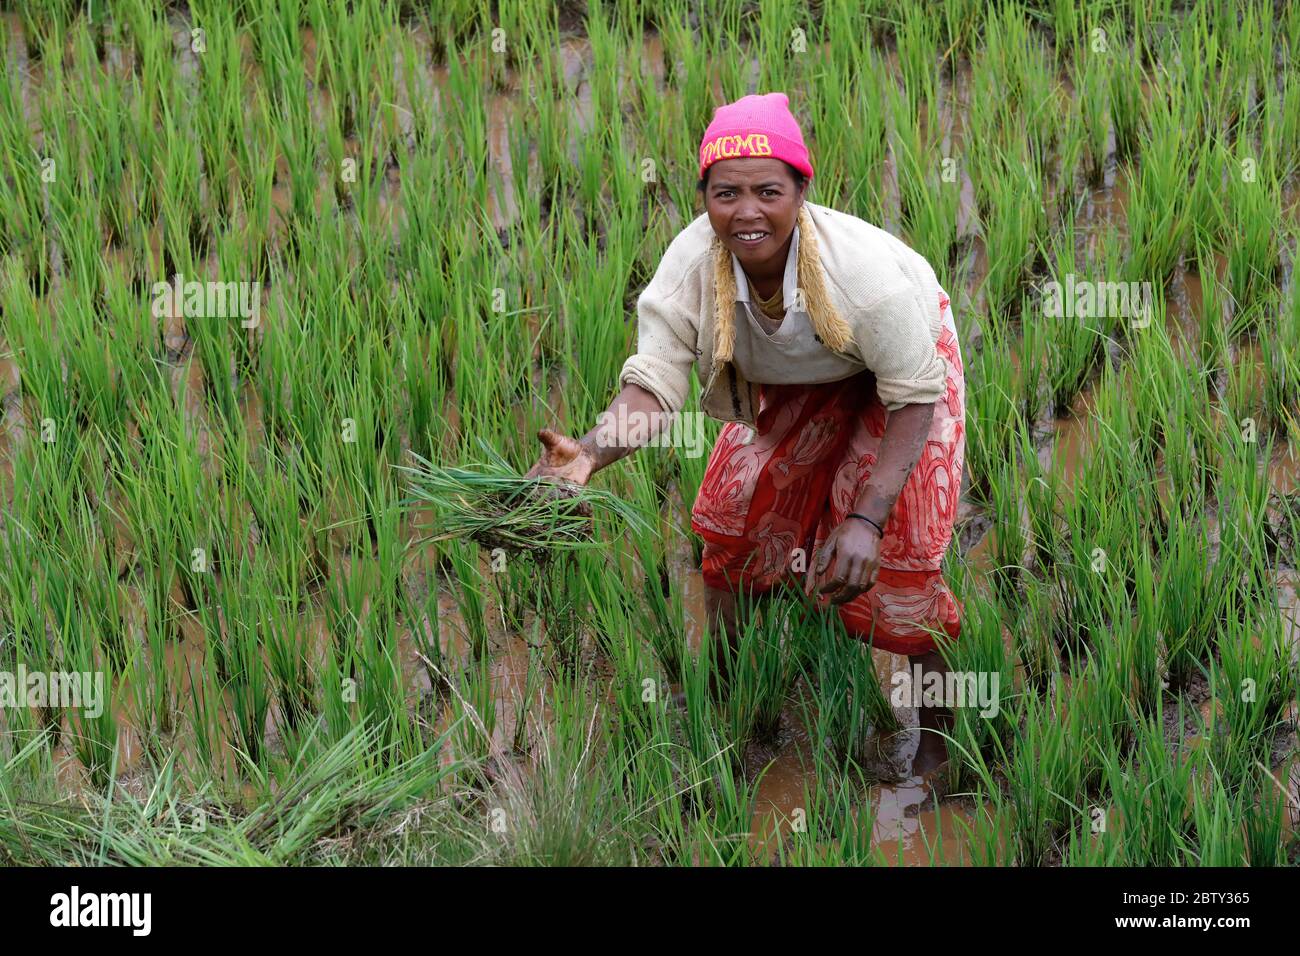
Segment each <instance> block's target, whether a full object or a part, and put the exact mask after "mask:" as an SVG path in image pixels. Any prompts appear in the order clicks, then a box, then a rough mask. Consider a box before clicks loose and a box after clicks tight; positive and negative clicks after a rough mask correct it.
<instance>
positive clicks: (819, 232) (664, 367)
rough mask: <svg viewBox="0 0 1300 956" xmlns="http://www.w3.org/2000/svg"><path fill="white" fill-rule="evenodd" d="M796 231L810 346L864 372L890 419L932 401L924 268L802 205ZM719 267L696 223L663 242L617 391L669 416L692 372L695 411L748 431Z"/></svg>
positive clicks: (845, 221)
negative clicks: (815, 342) (814, 341)
mask: <svg viewBox="0 0 1300 956" xmlns="http://www.w3.org/2000/svg"><path fill="white" fill-rule="evenodd" d="M799 222H800V230H801V231H800V236H801V241H800V256H799V258H800V262H799V291H800V292H801V293H803V298H804V300H805V302H804V304H805V309H806V311H807V313H808V315H809V319H810V321H811V323H812V325H813V328H814V329H815V330H816V331H817V332H818V333H819V338H820V340H821V341H823V343H824V344H826V345H827V347H828V348H831V349H832V350H834V351H837V352H839V353H841V354H843V355H845V356H847V357H849V358H850V359H852V360H853V361H856V362H860V363H861V364H862V365H863V366H864V367H865V368H869V369H871V370H872V372H874V373H875V377H876V389H877V392H878V393H879V395H880V399H881V401H882V402H884V403H885V407H886V408H888V409H889V410H890V411H895V410H897V409H899V408H902V407H903V406H904V405H907V404H926V403H929V402H933V401H935V400H936V399H938V398H939V397H940V396H941V395H943V393H944V389H945V382H946V380H947V375H948V363H947V360H946V359H945V358H944V357H943V356H941V355H940V354H939V353H938V351H937V350H936V349H935V343H936V342H937V341H938V339H939V334H940V331H941V329H942V324H941V321H940V314H939V302H940V297H941V296H943V295H944V292H943V290H942V288H941V287H940V286H939V282H938V280H937V279H936V278H935V274H934V270H933V269H932V268H931V267H930V264H929V263H928V262H926V260H925V259H924V258H923V257H922V256H920V255H919V254H918V253H916V252H915V251H913V250H912V249H911V248H910V247H908V246H907V244H906V243H904V242H902V241H901V240H900V239H897V238H896V237H894V236H892V235H890V234H889V233H887V232H885V231H884V230H883V229H879V228H877V227H876V226H873V225H871V224H870V223H868V222H865V221H863V220H862V219H859V218H857V217H856V216H852V215H849V214H848V213H843V212H838V211H836V210H834V209H830V208H829V207H826V206H820V205H818V204H816V203H812V202H807V201H805V203H804V207H803V209H802V210H801V211H800V219H799ZM810 239H811V241H810ZM730 263H731V253H730V252H729V251H726V249H725V247H723V246H722V245H721V242H720V240H717V237H716V236H715V234H714V232H713V227H712V226H711V225H710V224H709V218H708V216H707V214H701V215H700V216H699V217H698V218H696V219H695V220H694V221H693V222H692V223H691V224H690V225H688V226H687V227H686V228H685V229H683V230H682V231H681V232H679V233H678V234H677V236H676V237H675V238H674V239H673V241H672V242H671V243H669V245H668V249H667V250H666V251H665V252H664V255H663V259H662V260H661V261H660V263H659V268H658V269H657V270H656V272H655V274H654V277H653V278H652V279H651V280H650V284H649V285H647V286H646V287H645V290H644V291H643V292H642V293H641V295H640V297H639V298H638V299H637V351H636V354H635V355H633V356H631V357H630V358H628V359H627V361H626V362H624V364H623V369H622V371H621V372H620V373H619V386H620V387H622V386H624V385H626V384H627V383H629V382H633V383H635V384H637V385H640V386H641V387H642V388H645V389H646V390H648V391H650V392H652V393H653V394H654V395H655V397H656V398H657V399H658V400H659V403H660V404H661V405H662V406H663V408H664V410H665V411H673V412H675V411H680V410H681V409H682V407H683V406H684V405H685V404H686V396H687V392H688V391H689V387H690V371H691V366H692V365H695V366H696V368H697V372H698V374H699V376H700V381H701V382H702V383H703V386H704V388H703V392H702V394H701V397H700V407H701V409H702V410H703V411H704V412H705V413H706V414H708V415H709V416H711V417H713V418H716V419H719V420H721V421H738V422H744V423H745V424H747V425H749V426H751V427H753V426H754V425H755V418H756V416H757V413H758V386H757V385H756V384H754V383H752V382H747V381H745V379H744V378H743V377H742V376H741V375H740V374H739V373H738V372H737V370H736V367H735V365H734V363H733V362H732V361H730V358H731V354H730V349H731V345H732V343H733V342H734V334H733V333H732V331H731V330H730V329H728V328H727V327H726V323H727V322H728V321H730V322H735V321H736V320H737V319H738V318H741V319H743V315H742V314H739V313H738V311H737V310H739V309H740V308H743V306H742V305H741V304H740V303H739V300H738V299H737V296H736V290H735V282H734V279H728V276H729V275H730V273H731V265H730ZM818 265H819V266H820V268H817V266H818ZM719 277H721V278H719ZM723 300H727V301H728V302H729V304H730V310H729V311H730V315H727V311H726V310H727V306H726V305H725V304H724V301H723ZM731 300H735V301H731ZM788 304H789V305H790V306H791V307H797V303H788Z"/></svg>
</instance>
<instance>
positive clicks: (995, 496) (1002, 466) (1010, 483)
mask: <svg viewBox="0 0 1300 956" xmlns="http://www.w3.org/2000/svg"><path fill="white" fill-rule="evenodd" d="M1013 441H1015V440H1014V439H1013ZM1022 443H1027V439H1024V438H1022V439H1021V440H1020V441H1015V444H1013V445H1011V446H1010V447H1008V455H1007V458H1006V459H1004V460H1003V461H1001V462H999V463H998V464H996V465H994V471H993V476H992V478H991V479H990V486H991V492H990V499H991V510H992V518H993V527H992V528H991V529H990V532H989V533H990V534H991V535H992V538H990V540H991V541H992V547H991V548H990V550H991V552H992V558H993V583H994V587H995V589H996V593H997V594H998V596H999V598H1001V599H1002V600H1003V601H1004V602H1006V603H1007V604H1009V605H1010V604H1013V603H1014V597H1015V593H1016V586H1017V582H1019V580H1020V578H1021V576H1022V575H1023V574H1024V572H1025V551H1026V549H1027V548H1028V546H1029V540H1028V536H1027V534H1026V530H1025V521H1024V515H1023V513H1022V512H1023V510H1024V496H1023V485H1022V469H1021V465H1020V462H1019V460H1018V455H1017V454H1016V452H1015V450H1014V449H1015V447H1016V445H1019V444H1022Z"/></svg>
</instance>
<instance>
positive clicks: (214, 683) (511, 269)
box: [0, 0, 1300, 867]
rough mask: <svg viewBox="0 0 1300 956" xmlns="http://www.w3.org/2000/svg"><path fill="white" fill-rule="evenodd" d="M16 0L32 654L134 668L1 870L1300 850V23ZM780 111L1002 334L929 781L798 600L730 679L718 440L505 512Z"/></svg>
mask: <svg viewBox="0 0 1300 956" xmlns="http://www.w3.org/2000/svg"><path fill="white" fill-rule="evenodd" d="M0 11H2V12H0V395H2V396H3V404H2V418H0V463H2V468H0V488H2V493H3V507H2V508H0V592H2V594H3V597H2V598H0V672H10V673H11V674H18V673H20V672H25V673H29V674H30V673H33V672H44V673H54V672H77V673H86V674H101V675H103V692H102V700H101V701H100V703H101V706H100V707H98V708H93V709H92V708H87V707H84V706H83V707H77V706H72V705H67V704H66V702H65V701H60V700H55V699H50V700H48V701H46V702H45V703H44V704H42V705H40V706H22V705H21V704H20V705H17V706H5V707H3V708H0V729H2V732H0V862H3V863H8V864H20V865H45V864H91V865H94V864H110V865H112V864H164V863H174V864H267V863H271V864H379V863H383V864H427V863H435V864H493V865H502V864H542V865H585V864H605V865H635V866H659V865H672V866H676V865H687V866H690V865H696V866H746V865H767V864H777V865H845V864H849V865H896V864H906V865H920V866H930V865H950V864H951V865H958V864H967V865H969V864H976V865H999V866H1021V867H1040V866H1080V865H1105V866H1151V865H1175V866H1206V865H1227V866H1246V865H1249V866H1278V865H1294V864H1295V863H1296V861H1297V860H1298V859H1300V836H1298V835H1297V831H1296V824H1297V822H1298V820H1300V797H1298V795H1297V789H1298V784H1300V766H1298V765H1297V760H1296V756H1297V736H1296V718H1297V705H1298V698H1300V689H1298V685H1300V681H1298V679H1297V655H1298V653H1300V651H1298V648H1297V631H1296V628H1295V623H1294V621H1293V613H1294V604H1295V602H1296V586H1297V580H1298V576H1297V571H1296V547H1297V541H1298V540H1300V538H1298V535H1300V483H1298V482H1297V474H1298V473H1300V472H1298V470H1297V462H1296V458H1295V454H1294V449H1295V446H1296V444H1297V442H1300V421H1298V419H1297V415H1298V414H1300V285H1297V283H1296V281H1295V272H1294V262H1295V255H1296V248H1297V240H1298V239H1300V219H1298V215H1297V213H1298V212H1300V185H1298V183H1300V179H1298V178H1297V172H1298V170H1297V164H1298V163H1300V160H1298V159H1297V157H1298V156H1300V5H1296V4H1287V3H1278V4H1276V6H1275V5H1273V4H1269V3H1258V2H1253V0H1250V2H1248V0H1237V2H1219V3H1207V4H1197V5H1190V6H1186V7H1184V6H1183V5H1181V4H1174V3H1172V2H1171V0H1084V2H1078V3H1075V2H1068V0H1067V2H1047V3H1034V4H1018V3H1013V2H994V3H986V2H983V0H946V2H943V3H924V2H919V0H917V2H910V0H891V2H881V0H868V2H848V0H827V2H824V3H819V4H812V5H804V4H795V3H790V2H783V0H757V2H753V0H746V2H736V0H718V2H715V3H709V4H695V3H688V2H684V0H649V2H644V3H633V2H599V0H589V2H588V3H586V4H582V3H567V4H561V5H559V6H552V5H550V4H543V3H517V4H516V3H505V2H501V3H500V4H489V3H487V2H483V0H440V2H437V3H433V4H423V3H411V2H404V0H354V2H346V3H345V2H329V0H191V2H189V3H188V4H186V3H156V2H149V0H109V2H104V0H95V2H83V0H44V2H36V0H31V2H17V3H15V2H12V0H10V2H7V3H0ZM771 90H783V91H786V92H788V93H789V94H790V100H791V107H792V109H793V110H794V112H795V114H796V116H797V117H798V118H799V120H800V123H801V125H802V128H803V130H804V133H805V136H806V137H807V139H808V141H809V145H810V148H811V152H812V160H813V165H814V168H815V170H816V178H815V180H814V184H813V186H812V191H811V192H810V194H809V198H810V199H811V200H813V201H814V202H818V203H821V204H824V205H828V206H831V207H833V208H836V209H839V210H843V211H845V212H850V213H853V214H855V215H857V216H860V217H862V218H864V219H866V220H868V221H870V222H873V223H876V224H878V225H880V226H882V227H883V228H886V229H888V230H890V231H892V232H894V233H896V234H898V235H900V236H902V237H903V238H904V239H905V240H906V241H907V242H908V243H909V244H911V245H912V246H913V247H914V248H916V249H917V250H918V251H919V252H921V253H922V254H923V255H925V256H926V257H927V258H928V259H929V260H930V261H931V262H932V264H933V265H934V267H935V270H936V273H937V274H938V277H939V281H940V283H941V284H942V285H943V287H944V288H945V289H947V290H948V291H949V293H950V294H951V295H952V298H953V302H954V307H955V317H956V322H957V325H958V328H959V330H960V332H961V348H962V352H963V356H964V359H965V367H966V381H967V396H968V399H967V400H968V408H967V458H966V473H965V476H964V477H965V484H964V487H963V497H962V502H961V509H960V514H959V524H958V529H957V535H956V537H955V539H954V542H953V545H952V547H951V548H950V550H949V553H948V558H947V563H946V566H945V576H946V578H947V580H948V581H949V583H950V584H951V586H952V587H953V589H954V591H955V593H956V594H957V595H958V596H959V598H960V599H961V600H962V601H963V602H964V605H965V618H964V622H963V634H962V637H961V640H960V641H958V642H956V643H955V644H953V645H951V646H949V647H947V649H946V650H945V655H946V657H947V658H948V659H949V663H950V664H951V666H952V667H953V668H954V669H958V670H968V671H976V672H980V673H986V674H996V675H998V676H999V677H1000V686H1001V688H1002V696H1001V706H1000V708H999V709H998V711H997V713H996V714H995V715H993V716H986V715H982V714H981V713H980V712H978V711H977V710H975V709H973V708H958V710H957V714H956V722H955V725H954V727H953V732H952V735H951V738H950V739H949V741H948V750H949V755H950V758H951V763H950V767H951V772H950V774H949V778H948V780H947V786H946V787H945V788H944V789H946V795H944V796H943V797H942V799H938V800H936V799H933V798H932V795H931V794H930V792H929V791H928V790H927V789H925V788H920V787H917V786H915V785H912V784H910V783H909V781H908V780H907V779H906V778H905V776H904V775H902V774H901V773H900V772H899V766H900V759H904V758H905V755H906V751H907V748H908V747H909V746H910V747H913V748H914V747H915V743H916V739H915V738H916V730H915V722H916V719H915V715H914V711H913V709H912V708H911V707H898V706H895V705H894V704H893V703H892V702H891V701H890V699H889V691H890V688H891V681H892V676H893V675H894V674H895V673H896V672H897V671H899V670H900V669H901V668H903V667H905V666H906V664H907V659H906V658H900V657H894V656H893V655H890V654H887V653H884V652H881V651H879V650H876V651H868V649H867V648H865V647H863V646H862V645H860V644H857V643H855V642H854V641H852V640H850V639H849V638H848V637H847V636H846V635H845V634H844V633H843V631H842V628H841V626H840V625H839V624H838V622H837V621H836V619H834V618H833V617H830V616H827V615H820V614H807V613H804V605H802V604H801V602H800V601H799V600H798V599H797V598H796V596H793V595H791V596H787V597H781V598H779V599H777V600H775V601H772V602H769V603H768V604H767V606H766V607H765V608H764V610H763V613H761V614H756V615H751V616H749V617H748V618H747V620H748V621H749V623H748V625H747V628H746V633H745V634H744V635H743V640H742V645H741V650H740V654H741V660H740V661H739V662H738V664H737V666H735V667H734V668H733V670H734V671H735V678H734V681H733V686H732V687H731V691H730V693H729V694H728V695H726V696H725V697H724V698H722V699H721V700H717V701H715V700H714V699H713V698H712V697H711V696H710V695H709V694H708V693H707V686H708V683H709V678H710V674H711V672H712V671H713V670H714V669H715V668H716V667H717V666H718V663H717V659H716V658H717V655H718V654H720V653H723V651H722V650H720V649H719V647H725V644H721V645H719V644H718V642H714V641H712V640H710V639H709V637H708V635H707V629H706V627H705V622H704V614H703V600H702V595H703V586H702V582H701V580H700V575H699V571H698V567H699V549H700V544H701V543H700V541H699V540H698V538H696V536H695V535H694V534H693V533H692V532H691V530H690V527H689V514H690V507H691V504H692V502H693V500H694V496H695V493H696V491H697V489H698V488H699V484H700V479H701V476H702V474H703V470H704V466H705V462H706V460H707V459H706V457H705V456H703V455H690V454H687V453H686V451H687V450H686V449H684V448H681V447H676V448H647V449H643V450H642V451H640V452H638V453H637V454H636V455H634V456H632V457H629V458H627V459H624V460H623V461H621V462H619V463H618V464H616V465H614V466H612V467H610V468H608V469H606V470H604V471H602V472H601V473H600V474H598V475H597V476H596V477H595V478H594V480H593V482H592V484H591V487H590V489H589V492H588V493H587V494H586V495H585V497H584V500H582V501H580V502H570V503H569V504H566V503H565V501H564V500H563V499H562V498H558V497H557V498H555V499H553V500H549V501H543V502H538V501H535V500H532V499H528V500H527V502H526V503H523V504H521V503H520V502H521V501H525V499H518V498H512V497H511V495H513V494H514V492H515V491H517V489H518V484H519V483H518V481H517V480H516V479H517V477H518V476H519V475H522V473H523V472H524V471H526V470H527V469H528V468H529V466H530V465H531V464H532V463H533V462H534V461H535V460H536V458H537V456H538V454H539V453H540V450H541V449H540V445H539V444H538V441H537V438H536V434H537V431H538V429H539V428H542V427H553V428H556V429H558V430H560V431H563V432H565V433H568V434H572V435H581V434H583V433H584V432H586V431H587V430H588V429H589V428H590V427H591V426H592V425H593V424H594V423H595V416H596V415H597V414H598V413H599V412H600V411H601V410H603V409H604V408H605V406H606V404H607V403H608V401H609V399H610V398H611V397H612V395H613V394H614V392H615V391H616V390H617V386H616V376H617V373H618V371H619V369H620V367H621V365H622V363H623V361H624V359H625V358H626V357H627V356H628V355H629V354H631V353H632V352H633V351H634V350H635V346H636V310H635V301H636V297H637V295H638V294H639V292H640V291H641V289H642V288H643V287H644V286H645V284H646V283H647V282H648V281H649V279H650V277H651V276H652V275H653V273H654V271H655V268H656V266H657V264H658V262H659V258H660V257H661V256H662V254H663V252H664V250H665V249H666V248H667V245H668V243H669V242H670V240H671V239H672V238H673V236H674V235H675V234H676V233H677V232H678V231H679V230H680V229H681V228H683V227H684V226H685V225H686V224H687V223H688V222H690V221H691V220H692V219H693V218H694V217H695V216H697V215H698V214H699V213H700V212H701V211H702V206H701V205H700V204H699V203H700V200H699V199H698V198H697V196H696V191H695V181H696V172H697V165H696V152H697V149H698V146H699V138H700V136H701V134H702V133H703V130H704V128H705V127H706V126H707V124H708V122H709V120H710V118H711V117H712V113H713V110H714V108H715V107H716V106H718V105H721V104H723V103H726V102H730V101H732V100H735V99H737V98H739V97H740V96H742V95H744V94H747V93H751V92H767V91H771ZM177 276H180V277H181V278H179V279H177V278H176V277H177ZM1052 283H1057V284H1058V286H1057V288H1062V289H1064V290H1065V293H1064V300H1065V302H1066V303H1067V305H1068V304H1069V303H1073V304H1074V305H1076V306H1077V308H1068V307H1067V308H1064V309H1062V308H1055V307H1053V305H1052V297H1053V295H1055V293H1053V292H1052V291H1051V289H1052V288H1053V287H1052ZM187 284H189V285H187ZM1083 288H1088V289H1090V290H1093V289H1098V288H1100V289H1101V293H1099V294H1098V296H1096V297H1095V298H1094V297H1092V293H1091V292H1089V293H1088V294H1087V296H1084V295H1082V294H1080V295H1075V294H1074V292H1075V290H1078V289H1083ZM1107 288H1112V290H1113V289H1122V290H1124V291H1125V292H1127V293H1131V294H1130V295H1129V298H1128V300H1127V301H1128V303H1129V305H1132V304H1133V303H1134V302H1137V301H1138V300H1141V303H1142V308H1141V309H1140V310H1139V309H1133V308H1123V307H1122V306H1123V304H1124V303H1123V301H1120V302H1118V303H1117V301H1116V297H1115V296H1114V295H1110V296H1109V297H1108V298H1107V297H1106V296H1104V295H1103V294H1102V293H1105V291H1106V289H1107ZM214 289H215V290H216V292H215V293H214V291H213V290H214ZM1057 298H1058V299H1059V298H1060V297H1059V296H1057ZM1103 298H1107V301H1106V303H1105V304H1104V305H1102V304H1101V301H1100V300H1101V299H1103ZM214 300H215V301H214ZM693 388H694V397H693V398H692V399H691V401H690V402H688V408H692V409H693V408H697V407H698V406H697V405H696V404H695V403H696V402H697V401H698V389H699V385H698V382H695V383H694V385H693ZM719 428H720V425H719V423H717V422H709V423H708V424H707V425H706V429H705V431H706V434H705V435H704V439H705V441H706V444H705V446H704V447H705V448H706V449H707V447H709V445H710V444H711V442H712V440H713V438H714V437H715V436H716V434H717V431H718V429H719ZM512 476H513V477H512ZM502 502H505V505H502V507H504V508H505V514H504V517H501V516H500V515H499V514H498V513H497V512H494V511H493V510H492V508H493V507H496V506H497V505H501V503H502ZM512 502H514V503H512ZM493 503H495V504H493ZM570 505H572V506H571V507H570ZM498 519H499V520H498ZM493 535H495V537H492V536H493ZM485 542H486V543H485ZM494 542H495V544H494ZM674 691H684V692H685V694H686V699H687V701H688V706H687V707H686V708H685V709H684V710H683V709H681V708H679V707H675V706H673V705H672V703H671V700H670V698H671V694H672V693H673V692H674ZM93 710H97V711H98V713H93V712H92V711H93ZM900 754H902V755H903V758H900V756H899V755H900Z"/></svg>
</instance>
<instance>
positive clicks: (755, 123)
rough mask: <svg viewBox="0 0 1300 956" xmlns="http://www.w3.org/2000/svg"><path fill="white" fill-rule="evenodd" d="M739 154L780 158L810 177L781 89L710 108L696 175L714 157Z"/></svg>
mask: <svg viewBox="0 0 1300 956" xmlns="http://www.w3.org/2000/svg"><path fill="white" fill-rule="evenodd" d="M742 156H758V157H764V158H771V159H783V160H785V161H786V162H787V163H789V164H790V165H791V166H793V167H794V168H795V169H797V170H799V172H801V173H803V174H804V175H805V176H807V177H808V178H809V179H810V180H811V179H812V174H813V168H812V163H810V162H809V161H808V147H807V146H805V145H804V144H803V134H802V133H801V132H799V123H798V122H797V121H796V120H795V118H794V116H793V115H792V114H791V112H790V98H789V97H787V96H786V95H785V94H784V93H762V94H758V93H752V94H750V95H749V96H742V97H741V98H740V99H738V100H736V102H734V103H728V104H727V105H726V106H719V107H718V108H717V109H716V110H715V111H714V113H713V122H711V123H710V124H709V128H708V129H707V130H705V131H704V139H703V140H702V141H701V142H700V178H701V179H703V178H704V171H705V170H706V169H708V168H709V167H710V166H712V165H713V164H714V163H716V162H717V161H718V160H721V159H738V158H740V157H742Z"/></svg>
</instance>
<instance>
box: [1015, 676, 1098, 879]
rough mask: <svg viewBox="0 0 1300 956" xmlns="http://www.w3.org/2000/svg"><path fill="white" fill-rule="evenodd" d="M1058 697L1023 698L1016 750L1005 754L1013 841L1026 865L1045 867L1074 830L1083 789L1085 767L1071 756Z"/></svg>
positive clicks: (1027, 696) (1019, 860)
mask: <svg viewBox="0 0 1300 956" xmlns="http://www.w3.org/2000/svg"><path fill="white" fill-rule="evenodd" d="M1060 706H1061V700H1060V696H1059V694H1057V695H1056V696H1054V697H1053V698H1051V699H1049V700H1046V701H1039V700H1038V698H1036V697H1033V696H1029V695H1026V696H1024V697H1022V698H1021V703H1020V709H1021V711H1022V717H1023V721H1024V722H1023V724H1022V725H1021V726H1020V729H1019V730H1018V731H1017V733H1016V737H1015V739H1014V741H1013V742H1012V743H1013V749H1012V750H1011V752H1010V753H1009V754H1008V753H1006V752H1003V753H1002V754H1001V756H1002V758H1003V760H1004V761H1005V763H1004V766H1005V772H1006V776H1007V783H1008V786H1009V791H1010V794H1009V796H1008V803H1009V805H1010V809H1011V814H1010V824H1011V841H1012V843H1013V844H1014V846H1015V853H1016V860H1017V861H1018V862H1019V864H1020V865H1021V866H1041V865H1042V864H1043V862H1044V861H1045V860H1046V859H1047V856H1048V854H1049V852H1050V851H1051V849H1052V848H1053V845H1054V843H1055V841H1056V840H1057V839H1058V837H1059V836H1060V835H1061V834H1062V833H1063V831H1064V830H1065V829H1066V827H1068V826H1069V824H1070V822H1071V818H1072V811H1073V809H1074V808H1073V807H1072V806H1071V801H1072V799H1073V797H1074V795H1075V794H1078V793H1079V792H1080V789H1081V786H1080V785H1081V774H1080V770H1081V764H1080V762H1079V761H1078V760H1077V759H1075V756H1074V754H1072V753H1071V752H1070V743H1071V741H1070V740H1069V738H1067V736H1066V731H1065V727H1064V726H1062V724H1061V722H1060V720H1059V718H1058V716H1057V711H1058V709H1059V707H1060Z"/></svg>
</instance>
